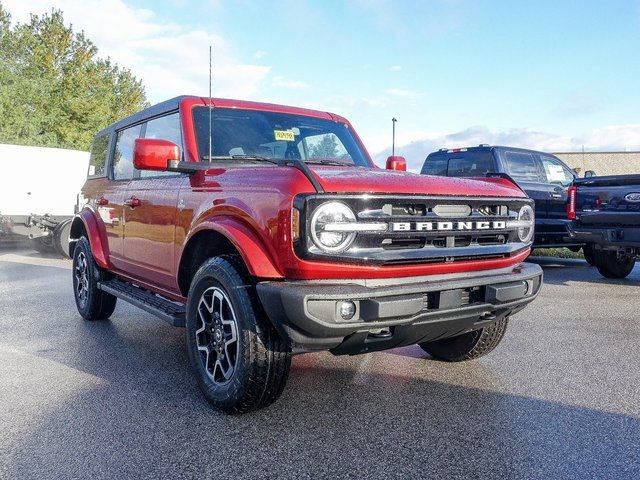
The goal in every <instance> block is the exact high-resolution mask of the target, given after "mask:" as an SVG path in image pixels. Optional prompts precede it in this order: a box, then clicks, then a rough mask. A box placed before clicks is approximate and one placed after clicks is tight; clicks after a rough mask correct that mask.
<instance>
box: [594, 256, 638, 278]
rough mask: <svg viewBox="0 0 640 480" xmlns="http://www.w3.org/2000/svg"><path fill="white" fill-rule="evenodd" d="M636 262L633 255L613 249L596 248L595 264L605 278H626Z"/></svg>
mask: <svg viewBox="0 0 640 480" xmlns="http://www.w3.org/2000/svg"><path fill="white" fill-rule="evenodd" d="M635 264H636V259H635V257H633V256H631V255H621V254H618V252H616V251H614V250H596V251H595V265H596V268H597V269H598V272H600V275H602V276H603V277H605V278H626V277H627V276H628V275H629V274H630V273H631V270H633V267H634V266H635Z"/></svg>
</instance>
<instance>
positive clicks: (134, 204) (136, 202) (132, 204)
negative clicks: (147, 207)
mask: <svg viewBox="0 0 640 480" xmlns="http://www.w3.org/2000/svg"><path fill="white" fill-rule="evenodd" d="M140 203H141V202H140V199H139V198H136V197H131V198H129V199H128V200H125V201H124V204H125V205H126V206H128V207H130V208H136V207H139V206H140Z"/></svg>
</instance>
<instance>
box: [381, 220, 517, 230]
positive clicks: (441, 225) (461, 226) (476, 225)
mask: <svg viewBox="0 0 640 480" xmlns="http://www.w3.org/2000/svg"><path fill="white" fill-rule="evenodd" d="M506 228H507V223H506V222H505V221H503V220H498V221H493V222H489V221H479V222H392V223H391V231H393V232H428V231H440V232H447V231H462V230H504V229H506Z"/></svg>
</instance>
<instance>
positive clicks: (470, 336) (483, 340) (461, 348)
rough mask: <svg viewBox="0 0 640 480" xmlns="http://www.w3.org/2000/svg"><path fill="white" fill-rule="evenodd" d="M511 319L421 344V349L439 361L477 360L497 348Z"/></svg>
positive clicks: (504, 319)
mask: <svg viewBox="0 0 640 480" xmlns="http://www.w3.org/2000/svg"><path fill="white" fill-rule="evenodd" d="M508 323H509V318H508V317H506V318H503V319H502V320H498V321H497V322H495V323H492V324H491V325H489V326H486V327H484V328H481V329H479V330H474V331H472V332H468V333H463V334H462V335H458V336H455V337H451V338H445V339H443V340H436V341H434V342H423V343H420V344H419V345H420V348H422V349H423V350H424V351H425V352H427V353H428V354H429V355H431V356H432V357H433V358H436V359H438V360H444V361H446V362H463V361H465V360H475V359H476V358H479V357H482V356H484V355H486V354H487V353H489V352H490V351H491V350H493V349H494V348H496V347H497V346H498V344H499V343H500V341H501V340H502V337H504V333H505V332H506V330H507V325H508Z"/></svg>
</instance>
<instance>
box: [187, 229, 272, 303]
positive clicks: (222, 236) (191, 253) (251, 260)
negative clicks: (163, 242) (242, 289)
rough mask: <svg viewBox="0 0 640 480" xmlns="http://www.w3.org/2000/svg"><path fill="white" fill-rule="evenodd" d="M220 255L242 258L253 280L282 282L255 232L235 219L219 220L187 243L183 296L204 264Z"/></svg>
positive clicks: (194, 235)
mask: <svg viewBox="0 0 640 480" xmlns="http://www.w3.org/2000/svg"><path fill="white" fill-rule="evenodd" d="M220 255H239V256H240V257H241V258H242V261H243V263H244V265H245V266H246V268H247V270H248V272H249V274H250V275H251V276H252V277H256V278H283V276H282V274H281V273H280V272H279V271H278V269H277V268H276V266H275V264H274V262H273V261H272V260H271V257H270V255H269V254H268V253H267V251H266V248H265V247H264V246H263V245H262V243H261V242H260V241H259V239H258V237H257V235H256V234H255V233H254V232H253V231H251V230H250V229H249V228H248V227H247V226H245V225H243V224H242V223H240V222H239V221H237V220H235V219H232V218H217V219H215V220H210V221H206V222H203V223H202V224H200V225H199V226H198V227H197V228H196V229H194V231H193V232H192V233H191V235H190V236H189V238H188V239H187V241H186V243H185V247H184V249H183V250H182V254H181V256H180V261H179V265H178V286H179V288H180V292H181V293H182V295H183V296H186V295H187V293H188V291H189V286H190V284H191V280H192V279H193V276H194V275H195V273H196V271H197V270H198V268H200V266H201V265H202V264H203V263H204V261H205V260H207V259H208V258H212V257H216V256H220Z"/></svg>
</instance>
